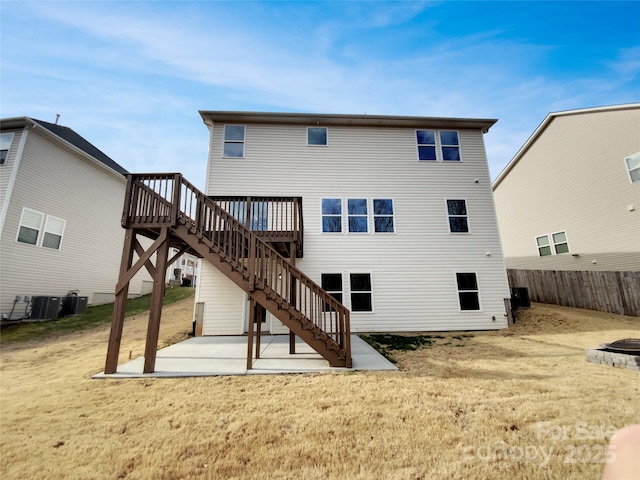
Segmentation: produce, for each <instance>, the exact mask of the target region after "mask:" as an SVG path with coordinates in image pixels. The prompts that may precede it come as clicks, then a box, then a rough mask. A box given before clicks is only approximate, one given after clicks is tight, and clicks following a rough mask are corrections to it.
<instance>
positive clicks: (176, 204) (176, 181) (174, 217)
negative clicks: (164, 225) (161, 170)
mask: <svg viewBox="0 0 640 480" xmlns="http://www.w3.org/2000/svg"><path fill="white" fill-rule="evenodd" d="M181 192H182V175H180V174H179V173H176V174H174V175H173V199H172V202H171V226H172V227H175V226H176V225H177V224H178V213H180V193H181Z"/></svg>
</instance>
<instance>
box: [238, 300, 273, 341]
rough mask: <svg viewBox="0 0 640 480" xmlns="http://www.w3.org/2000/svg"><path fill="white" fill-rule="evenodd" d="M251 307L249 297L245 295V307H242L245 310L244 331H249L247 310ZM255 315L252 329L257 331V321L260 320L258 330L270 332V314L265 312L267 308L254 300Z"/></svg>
mask: <svg viewBox="0 0 640 480" xmlns="http://www.w3.org/2000/svg"><path fill="white" fill-rule="evenodd" d="M250 309H251V302H250V301H249V298H248V296H247V300H246V308H245V309H244V311H245V318H244V332H245V333H247V332H248V331H249V318H250V315H249V313H250V312H249V310H250ZM255 310H256V312H255V317H254V320H255V321H254V324H253V331H254V332H257V331H258V323H257V322H258V321H260V322H261V326H260V329H261V330H260V331H261V332H262V333H271V318H272V315H271V314H270V313H269V312H267V309H266V308H264V307H263V306H262V305H260V304H259V303H257V302H256V306H255Z"/></svg>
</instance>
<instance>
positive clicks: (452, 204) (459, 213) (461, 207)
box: [447, 200, 469, 233]
mask: <svg viewBox="0 0 640 480" xmlns="http://www.w3.org/2000/svg"><path fill="white" fill-rule="evenodd" d="M447 214H448V215H449V231H450V232H451V233H469V219H468V217H467V202H466V201H465V200H447Z"/></svg>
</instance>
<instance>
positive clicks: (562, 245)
mask: <svg viewBox="0 0 640 480" xmlns="http://www.w3.org/2000/svg"><path fill="white" fill-rule="evenodd" d="M549 237H551V239H552V240H553V241H552V242H551V241H549ZM536 244H537V245H538V255H539V256H541V257H547V256H549V255H553V254H556V255H559V254H562V253H569V242H568V241H567V232H557V233H552V234H551V236H549V235H541V236H539V237H536ZM552 245H553V249H552Z"/></svg>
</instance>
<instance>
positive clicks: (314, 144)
mask: <svg viewBox="0 0 640 480" xmlns="http://www.w3.org/2000/svg"><path fill="white" fill-rule="evenodd" d="M312 128H318V129H320V128H322V129H324V132H325V133H324V138H325V143H309V130H310V129H312ZM306 133H307V147H328V146H329V128H328V127H320V126H315V127H307V129H306Z"/></svg>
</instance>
